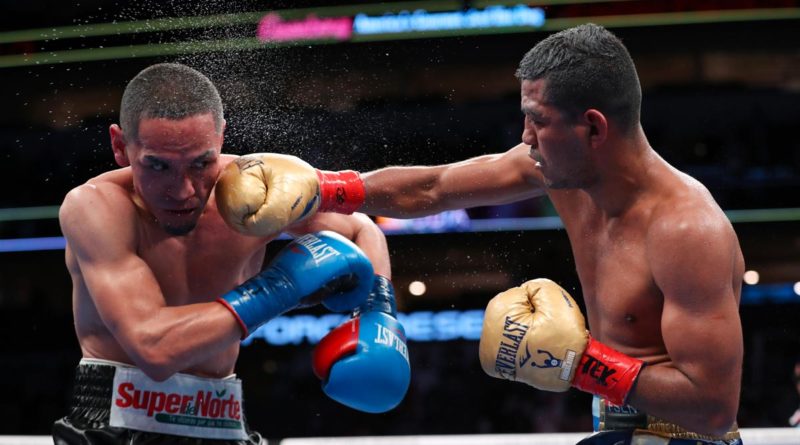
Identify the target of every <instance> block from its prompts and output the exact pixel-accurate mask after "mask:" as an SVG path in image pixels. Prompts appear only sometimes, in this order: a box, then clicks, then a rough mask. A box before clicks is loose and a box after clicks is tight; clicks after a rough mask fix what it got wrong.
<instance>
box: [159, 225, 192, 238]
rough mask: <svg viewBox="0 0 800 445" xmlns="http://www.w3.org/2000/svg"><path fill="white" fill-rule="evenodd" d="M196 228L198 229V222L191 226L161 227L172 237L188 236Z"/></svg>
mask: <svg viewBox="0 0 800 445" xmlns="http://www.w3.org/2000/svg"><path fill="white" fill-rule="evenodd" d="M195 227H197V223H196V222H193V223H191V224H181V225H172V224H162V225H161V228H162V229H164V231H165V232H167V233H168V234H170V235H172V236H185V235H188V234H189V233H190V232H191V231H192V230H194V228H195Z"/></svg>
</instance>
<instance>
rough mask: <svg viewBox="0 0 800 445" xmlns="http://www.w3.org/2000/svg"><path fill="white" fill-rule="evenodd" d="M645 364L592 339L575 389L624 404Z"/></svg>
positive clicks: (615, 403) (611, 401) (576, 380)
mask: <svg viewBox="0 0 800 445" xmlns="http://www.w3.org/2000/svg"><path fill="white" fill-rule="evenodd" d="M643 365H644V362H643V361H641V360H638V359H635V358H633V357H629V356H627V355H625V354H623V353H621V352H619V351H617V350H614V349H611V348H609V347H608V346H606V345H604V344H602V343H600V342H599V341H595V340H594V339H593V338H591V337H590V338H589V344H588V345H587V346H586V350H585V351H583V356H582V357H581V363H580V365H578V370H577V371H576V372H575V378H574V379H572V386H574V387H575V388H578V389H580V390H581V391H586V392H589V393H592V394H595V395H599V396H602V397H604V398H605V399H606V400H608V401H609V402H610V403H612V404H614V405H618V406H621V405H624V404H625V400H626V399H627V398H628V393H629V392H630V390H631V388H633V385H634V383H635V382H636V377H637V376H638V375H639V371H641V369H642V366H643Z"/></svg>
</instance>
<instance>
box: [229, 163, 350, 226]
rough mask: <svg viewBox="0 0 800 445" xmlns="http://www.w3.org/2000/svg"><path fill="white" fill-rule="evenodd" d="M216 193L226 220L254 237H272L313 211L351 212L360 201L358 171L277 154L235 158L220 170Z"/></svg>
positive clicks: (230, 224)
mask: <svg viewBox="0 0 800 445" xmlns="http://www.w3.org/2000/svg"><path fill="white" fill-rule="evenodd" d="M215 193H216V199H217V208H218V209H219V212H220V214H221V215H222V217H223V219H224V220H225V222H227V223H228V225H229V226H231V227H232V228H234V229H235V230H236V231H238V232H240V233H243V234H245V235H253V236H274V235H277V234H278V233H280V232H282V231H284V230H285V229H286V228H287V227H288V226H290V225H292V224H294V223H296V222H300V221H302V220H303V219H305V218H307V217H309V216H311V215H313V214H314V213H316V212H317V211H320V212H326V211H330V212H338V213H345V214H349V213H353V212H354V211H355V210H356V209H357V208H358V207H359V206H360V205H361V204H362V203H363V202H364V185H363V183H362V182H361V178H360V176H359V174H358V173H357V172H354V171H350V170H346V171H342V172H328V171H321V170H317V169H315V168H314V167H312V166H311V165H309V164H308V163H307V162H305V161H303V160H302V159H300V158H297V157H295V156H290V155H283V154H277V153H256V154H250V155H245V156H241V157H239V158H236V159H235V160H233V161H232V162H231V163H230V164H228V165H227V166H226V167H225V169H224V170H223V171H222V173H220V177H219V180H218V181H217V185H216V188H215Z"/></svg>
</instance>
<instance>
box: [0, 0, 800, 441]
mask: <svg viewBox="0 0 800 445" xmlns="http://www.w3.org/2000/svg"><path fill="white" fill-rule="evenodd" d="M322 3H323V2H313V1H305V2H291V3H290V2H255V1H252V2H242V1H239V2H208V3H204V5H203V6H202V7H198V6H196V5H193V4H192V3H190V2H167V3H166V4H164V3H162V2H100V1H96V0H90V1H82V2H80V5H78V4H73V5H72V7H71V8H68V7H66V3H64V2H55V1H51V2H46V1H29V2H16V1H9V0H3V1H0V5H2V8H3V11H4V14H3V17H0V26H2V30H3V31H9V30H14V29H28V28H40V27H49V26H61V25H75V24H80V23H102V22H109V21H112V20H119V21H124V20H134V19H144V18H152V17H170V16H180V15H207V14H213V13H222V12H240V11H255V10H266V9H270V8H287V7H299V6H315V5H320V4H322ZM333 3H339V4H357V3H365V2H358V1H355V0H354V1H347V2H324V4H326V5H328V4H333ZM712 3H713V2H712ZM745 3H747V2H745ZM778 3H783V4H786V5H789V6H796V4H795V3H796V2H778ZM671 4H673V5H678V6H680V5H679V4H680V2H673V3H671ZM611 29H612V31H614V32H615V33H616V34H617V35H619V36H620V37H621V38H622V39H623V41H624V42H625V43H626V45H627V46H628V48H629V50H630V52H631V54H632V56H633V58H634V60H635V61H636V63H637V68H638V70H639V74H640V77H641V81H642V86H643V91H644V101H643V109H642V124H643V126H644V128H645V132H646V134H647V135H648V138H649V140H650V143H651V145H652V146H653V147H654V148H655V149H656V150H657V151H658V152H659V153H660V154H661V155H662V156H663V157H664V158H666V159H667V160H668V161H669V162H671V163H672V164H673V165H675V166H676V167H678V168H680V169H681V170H683V171H686V172H688V173H690V174H692V175H693V176H695V177H696V178H698V179H699V180H701V181H702V182H703V183H704V184H705V185H706V186H707V187H708V188H709V189H710V190H711V192H712V193H713V195H714V196H715V198H716V199H717V200H718V202H719V203H720V205H721V206H722V207H723V209H725V210H735V209H762V208H797V207H800V193H798V191H800V142H799V139H798V132H799V131H800V100H798V99H800V44H798V42H800V23H799V22H798V20H770V21H752V22H747V21H746V22H737V23H720V24H697V25H671V26H651V27H621V28H611ZM209 32H210V33H231V34H233V35H236V34H237V33H240V32H244V31H241V30H225V31H213V32H212V31H209ZM198 33H199V34H202V33H200V32H195V31H193V32H187V33H182V34H181V33H179V34H180V35H178V36H177V37H180V38H186V39H189V38H202V37H206V36H205V35H198ZM547 34H548V33H547V32H530V33H524V34H506V35H484V36H472V37H450V38H438V39H419V40H407V41H395V42H381V43H359V44H338V45H322V46H314V45H312V46H309V45H300V46H296V47H288V48H273V49H264V50H259V51H228V52H223V53H207V54H195V55H184V56H174V57H168V58H145V59H123V60H111V61H98V62H85V63H68V64H57V65H42V66H35V67H18V68H0V76H1V78H2V80H3V82H2V85H3V86H2V89H0V103H2V107H0V181H2V184H0V190H3V192H2V193H0V208H8V207H28V206H40V205H57V204H59V203H60V202H61V200H62V199H63V196H64V194H65V193H66V192H67V191H68V190H69V189H70V188H72V187H74V186H76V185H78V184H81V183H83V182H84V181H86V180H87V179H89V178H90V177H92V176H94V175H96V174H98V173H100V172H102V171H105V170H107V169H110V168H114V167H115V166H114V164H113V158H112V156H111V150H110V146H109V144H108V134H107V132H108V126H109V125H110V124H111V123H114V122H116V118H117V107H118V103H119V99H120V97H121V94H122V90H123V88H124V86H125V83H126V82H127V81H128V80H129V79H130V78H131V77H133V76H134V75H135V74H136V73H137V72H138V71H140V70H141V69H143V68H144V67H146V66H148V65H149V64H152V63H155V62H158V61H166V60H168V61H179V62H183V63H186V64H189V65H191V66H193V67H195V68H197V69H199V70H200V71H202V72H204V73H206V74H207V75H209V77H211V79H212V80H213V81H214V82H215V83H216V84H217V86H218V87H219V89H220V92H221V94H222V96H223V101H224V102H225V105H226V118H227V122H228V131H227V133H226V144H225V150H226V151H228V152H232V153H247V152H256V151H274V152H281V153H289V154H294V155H297V156H301V157H303V158H304V159H306V160H308V161H309V162H310V163H312V164H313V165H315V166H316V167H319V168H324V169H342V168H353V169H358V170H369V169H373V168H378V167H382V166H385V165H390V164H434V163H442V162H450V161H456V160H460V159H464V158H466V157H469V156H474V155H480V154H485V153H494V152H499V151H503V150H506V149H507V148H509V147H511V146H513V145H515V144H517V143H518V142H519V140H520V135H521V131H522V116H521V114H520V113H519V91H518V83H517V81H516V79H515V78H514V77H513V73H514V70H515V68H516V64H517V62H518V61H519V59H520V58H521V57H522V55H523V54H524V53H525V52H526V51H527V50H528V49H529V48H530V47H532V46H533V45H534V44H535V43H536V42H537V41H539V40H540V39H542V38H544V37H546V36H547ZM212 37H214V36H212ZM173 38H176V36H175V35H174V34H170V35H166V34H165V35H160V34H153V35H148V36H128V37H117V36H115V37H113V38H111V37H109V38H94V39H87V42H89V44H90V46H92V45H94V46H98V45H101V44H106V45H112V44H120V43H124V42H127V41H128V40H126V39H131V40H135V41H138V42H142V41H146V40H147V39H154V41H155V40H159V39H165V40H168V39H173ZM74 43H75V42H72V43H64V42H44V43H42V42H35V43H30V44H28V45H29V46H25V45H26V44H24V43H14V44H4V45H0V51H2V54H15V53H17V52H19V50H20V48H22V49H23V50H25V51H37V50H38V49H37V48H36V45H52V48H60V47H61V48H63V47H65V46H64V45H71V44H74ZM30 45H33V46H30ZM48 48H50V47H48ZM469 214H470V216H471V217H473V218H491V217H494V216H540V215H550V214H552V213H551V210H550V207H549V206H548V204H547V203H546V202H544V201H531V202H524V203H519V204H516V205H512V206H502V207H495V208H480V209H472V210H470V211H469ZM799 228H800V224H798V222H797V221H785V222H759V223H737V224H735V229H736V231H737V233H738V235H739V237H740V241H741V244H742V249H743V251H744V254H745V259H746V261H747V264H748V268H751V269H755V270H758V271H759V272H760V274H761V281H762V283H764V284H771V283H794V282H797V281H800V234H799V232H800V231H799V230H798V229H799ZM58 235H60V232H59V229H58V224H57V221H55V220H53V219H50V220H34V221H16V222H0V238H3V239H7V238H19V237H40V236H58ZM282 243H283V241H278V242H276V243H275V245H276V248H270V249H269V252H268V255H269V254H272V253H274V252H275V251H277V246H280V245H282ZM389 245H390V248H391V252H392V260H393V268H394V275H395V277H394V281H395V284H396V287H397V290H398V298H399V300H400V301H399V304H400V308H401V310H402V311H415V310H444V309H459V310H465V309H477V308H483V307H484V305H485V304H486V302H487V301H488V299H489V298H490V297H491V296H493V295H494V294H495V293H497V292H499V291H501V290H504V289H506V288H508V287H510V286H513V285H516V284H518V283H520V282H522V281H524V280H527V279H530V278H534V277H538V276H547V277H550V278H552V279H554V280H556V281H558V282H560V283H562V284H563V285H564V286H565V287H566V288H567V289H568V290H570V291H571V292H572V294H573V296H575V297H576V299H578V300H580V299H581V295H580V289H579V286H578V282H577V278H576V276H575V272H574V264H573V260H572V254H571V252H570V249H569V245H568V242H567V238H566V234H565V233H564V232H563V231H562V230H541V231H504V232H490V233H449V234H436V235H397V236H391V237H389ZM416 279H421V280H423V281H425V282H426V283H427V284H428V289H429V291H428V293H427V294H426V295H425V296H424V297H413V296H411V295H410V294H408V292H407V291H406V286H407V284H408V283H409V282H410V281H412V280H416ZM741 316H742V322H743V325H744V332H745V364H744V382H743V390H742V391H743V392H742V402H741V410H740V414H739V422H740V425H741V426H743V427H767V426H784V425H786V419H787V418H788V417H789V415H790V414H791V413H792V412H793V411H794V409H795V408H796V407H797V403H798V395H797V393H796V391H795V389H794V387H793V384H792V381H791V372H792V371H791V370H792V363H793V360H794V358H795V357H796V356H797V355H798V353H800V323H798V321H797V320H798V318H799V317H798V316H800V303H798V300H797V299H795V300H794V302H784V303H778V302H775V301H771V300H769V299H768V300H766V301H764V302H762V303H760V304H744V305H742V308H741ZM0 317H2V319H1V320H0V326H2V328H0V329H1V330H0V334H2V335H3V337H4V338H5V341H3V342H0V351H1V352H0V382H2V383H0V385H1V386H0V394H2V396H0V433H2V434H47V433H48V432H49V427H50V424H51V423H52V421H53V420H55V419H56V418H58V417H60V416H62V415H64V414H65V413H66V404H67V402H68V398H69V389H70V386H71V379H72V376H73V372H74V366H75V365H76V363H77V361H78V359H79V358H80V351H79V348H78V345H77V342H76V340H75V337H74V332H73V326H72V316H71V312H70V282H69V277H68V274H67V272H66V269H65V267H64V264H63V251H44V252H27V253H25V252H18V253H0ZM477 346H478V345H477V342H471V341H451V342H424V343H423V342H411V343H410V345H409V348H410V354H411V359H412V369H413V374H412V375H413V377H412V387H411V390H410V392H409V394H408V396H407V397H406V399H405V400H404V402H403V403H402V404H401V405H400V406H399V407H398V408H397V409H395V410H394V411H392V412H390V413H387V414H383V415H366V414H361V413H357V412H355V411H352V410H349V409H347V408H344V407H342V406H340V405H337V404H336V403H334V402H332V401H330V400H328V399H327V398H326V397H325V396H324V395H323V394H322V392H321V390H320V388H319V384H318V382H317V381H316V378H315V377H314V376H313V374H312V373H311V367H310V360H309V353H310V351H311V346H310V345H306V344H303V345H300V346H284V347H277V346H267V345H266V344H264V343H262V342H256V343H254V344H253V345H252V346H249V347H246V348H243V349H242V355H241V358H240V361H239V365H238V367H237V372H238V373H239V374H240V376H241V377H242V378H243V379H244V381H245V396H246V403H247V413H248V417H249V421H250V423H251V425H252V426H253V427H254V428H255V429H257V430H259V431H261V432H263V433H264V434H265V436H267V437H270V438H278V437H298V436H331V435H351V434H372V435H388V434H438V433H447V434H461V433H510V432H545V431H561V432H564V431H588V430H589V429H591V416H590V412H589V399H590V398H589V396H588V395H586V394H582V393H579V392H577V391H570V392H568V393H564V394H552V393H545V392H540V391H536V390H534V389H532V388H530V387H527V386H525V385H520V384H511V383H508V382H504V381H500V380H495V379H491V378H489V377H487V376H486V375H484V374H483V372H482V371H481V369H480V366H479V363H478V359H477Z"/></svg>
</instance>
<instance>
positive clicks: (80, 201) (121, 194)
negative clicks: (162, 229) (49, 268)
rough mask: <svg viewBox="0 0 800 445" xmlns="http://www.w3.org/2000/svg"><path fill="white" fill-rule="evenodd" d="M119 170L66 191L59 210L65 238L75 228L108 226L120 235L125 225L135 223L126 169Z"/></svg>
mask: <svg viewBox="0 0 800 445" xmlns="http://www.w3.org/2000/svg"><path fill="white" fill-rule="evenodd" d="M123 170H126V169H119V170H114V171H111V172H108V173H104V174H101V175H99V176H97V177H95V178H92V179H90V180H89V181H87V182H86V183H84V184H81V185H79V186H77V187H75V188H73V189H72V190H70V191H69V192H68V193H67V195H66V196H65V197H64V201H63V202H62V204H61V208H60V209H59V220H60V223H61V227H62V230H63V231H64V233H65V235H67V237H68V238H69V237H70V235H75V234H76V233H77V232H78V231H81V232H82V231H91V232H93V233H95V234H97V230H98V229H101V228H104V227H109V228H113V232H114V234H115V235H117V236H123V234H124V233H125V232H126V227H127V228H128V229H130V230H129V231H132V230H133V229H134V227H135V226H136V221H137V220H138V219H139V218H137V213H138V210H137V207H139V206H137V204H136V202H135V201H136V200H135V194H134V192H133V185H132V182H130V170H129V169H127V170H128V171H127V172H125V171H123Z"/></svg>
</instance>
